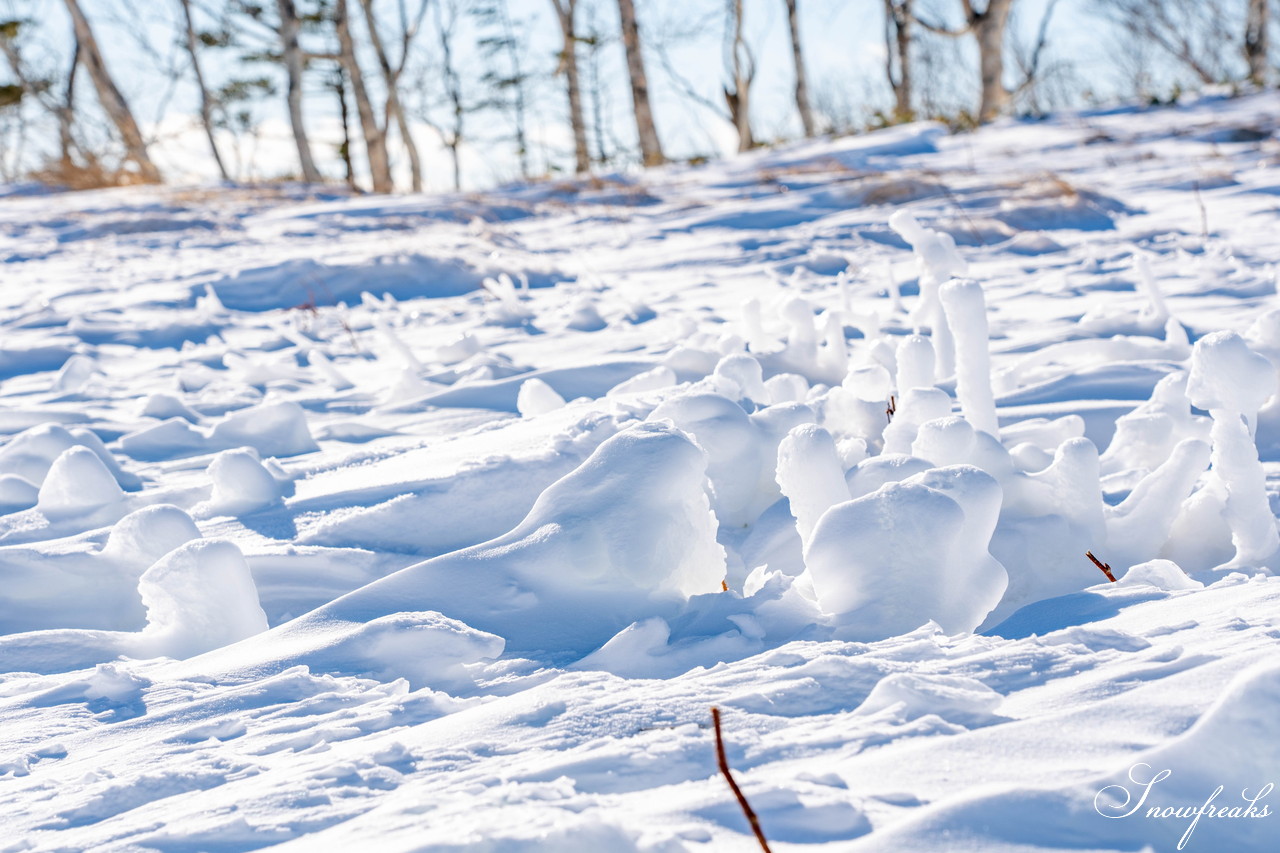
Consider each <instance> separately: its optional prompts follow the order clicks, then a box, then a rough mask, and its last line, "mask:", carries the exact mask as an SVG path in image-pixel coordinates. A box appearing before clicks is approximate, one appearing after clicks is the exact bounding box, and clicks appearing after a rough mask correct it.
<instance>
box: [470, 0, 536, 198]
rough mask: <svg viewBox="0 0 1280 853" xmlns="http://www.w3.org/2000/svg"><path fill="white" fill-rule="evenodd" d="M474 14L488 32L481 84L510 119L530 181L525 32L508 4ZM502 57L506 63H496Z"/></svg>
mask: <svg viewBox="0 0 1280 853" xmlns="http://www.w3.org/2000/svg"><path fill="white" fill-rule="evenodd" d="M471 12H472V14H473V15H474V16H475V17H476V18H477V20H478V21H479V22H480V24H481V26H482V27H485V28H486V29H485V31H484V32H483V33H482V35H481V37H480V39H479V43H478V47H479V48H480V53H481V56H483V57H484V58H485V60H486V62H485V69H486V70H485V72H484V74H483V75H482V76H481V80H482V82H484V83H485V84H487V85H488V86H489V87H490V88H491V89H492V91H493V92H494V93H495V94H494V99H493V104H492V105H493V106H495V107H497V108H498V109H500V110H502V111H504V112H509V113H510V115H511V120H512V126H513V129H514V132H515V133H514V135H515V143H516V156H517V157H518V158H519V160H520V176H521V177H522V178H525V179H528V178H529V177H531V176H532V175H533V169H532V167H531V166H530V162H529V154H530V151H529V98H528V91H527V89H528V83H529V74H528V73H527V72H526V71H525V70H524V63H523V62H522V61H521V58H522V56H523V54H524V38H523V36H522V35H521V34H520V31H519V30H523V29H524V28H523V27H521V28H517V26H516V22H515V21H513V20H512V18H511V14H510V10H509V9H508V7H507V0H488V2H484V3H479V4H477V5H475V6H473V7H472V9H471ZM499 56H501V57H502V59H503V60H505V61H504V62H499V61H497V59H498V57H499ZM503 65H505V72H504V70H503Z"/></svg>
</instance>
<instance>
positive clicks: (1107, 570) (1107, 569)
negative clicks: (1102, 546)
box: [1084, 551, 1116, 583]
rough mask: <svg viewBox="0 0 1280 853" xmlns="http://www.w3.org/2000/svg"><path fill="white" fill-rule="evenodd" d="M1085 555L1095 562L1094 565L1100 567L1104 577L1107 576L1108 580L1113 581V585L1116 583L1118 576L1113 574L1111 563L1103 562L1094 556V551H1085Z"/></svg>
mask: <svg viewBox="0 0 1280 853" xmlns="http://www.w3.org/2000/svg"><path fill="white" fill-rule="evenodd" d="M1084 555H1085V556H1086V557H1088V558H1089V559H1090V560H1092V561H1093V564H1094V565H1095V566H1097V567H1098V571H1100V572H1102V573H1103V574H1104V575H1106V576H1107V580H1109V581H1111V582H1112V583H1115V582H1116V576H1115V575H1113V574H1111V564H1110V563H1104V562H1102V561H1101V560H1099V559H1098V558H1097V557H1095V556H1093V552H1092V551H1085V552H1084Z"/></svg>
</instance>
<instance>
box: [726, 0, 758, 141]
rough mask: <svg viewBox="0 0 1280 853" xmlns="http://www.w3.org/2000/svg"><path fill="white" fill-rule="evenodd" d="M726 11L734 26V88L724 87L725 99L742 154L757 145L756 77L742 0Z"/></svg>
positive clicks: (731, 67) (731, 58) (731, 65)
mask: <svg viewBox="0 0 1280 853" xmlns="http://www.w3.org/2000/svg"><path fill="white" fill-rule="evenodd" d="M727 11H728V13H729V15H730V17H731V18H732V21H731V23H732V26H733V35H732V37H731V38H730V40H729V51H730V55H729V74H730V76H731V77H732V78H733V89H732V91H731V90H729V89H728V88H726V89H725V90H724V99H725V102H726V103H727V104H728V105H729V118H730V120H731V121H732V122H733V129H734V130H735V131H737V133H738V152H739V153H741V152H743V151H750V150H751V149H752V148H754V147H755V144H756V142H755V138H754V137H753V136H752V135H751V80H752V78H753V77H754V76H755V67H754V65H755V63H754V62H753V61H752V58H751V51H750V49H749V48H748V47H747V43H746V42H745V41H744V40H743V38H742V0H728V7H727ZM744 60H745V61H744Z"/></svg>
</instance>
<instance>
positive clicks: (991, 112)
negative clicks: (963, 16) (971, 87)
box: [966, 0, 1013, 124]
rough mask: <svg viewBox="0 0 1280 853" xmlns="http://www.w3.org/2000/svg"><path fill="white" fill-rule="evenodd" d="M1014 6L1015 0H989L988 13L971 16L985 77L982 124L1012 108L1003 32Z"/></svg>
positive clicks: (980, 117)
mask: <svg viewBox="0 0 1280 853" xmlns="http://www.w3.org/2000/svg"><path fill="white" fill-rule="evenodd" d="M966 5H967V4H966ZM1012 6H1013V0H989V2H988V3H987V9H986V11H985V12H982V13H980V14H973V15H971V16H970V25H971V26H972V27H973V35H974V38H975V39H976V40H977V42H978V65H979V70H980V72H981V79H982V102H981V103H980V104H979V106H978V121H979V122H981V123H983V124H986V123H987V122H989V121H993V120H994V119H996V118H998V117H999V116H1000V115H1001V114H1002V113H1003V112H1004V111H1005V110H1006V109H1008V107H1009V101H1010V97H1009V90H1008V89H1006V88H1005V87H1004V31H1005V25H1006V24H1007V23H1008V21H1009V10H1010V8H1012Z"/></svg>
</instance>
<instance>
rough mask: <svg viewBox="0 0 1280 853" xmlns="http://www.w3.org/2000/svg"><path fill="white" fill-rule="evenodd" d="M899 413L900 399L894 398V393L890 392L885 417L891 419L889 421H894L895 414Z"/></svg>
mask: <svg viewBox="0 0 1280 853" xmlns="http://www.w3.org/2000/svg"><path fill="white" fill-rule="evenodd" d="M897 413H898V401H897V400H895V399H894V397H893V395H892V394H890V395H889V405H887V406H885V408H884V414H885V417H887V418H888V419H889V423H893V416H894V415H896V414H897Z"/></svg>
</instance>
